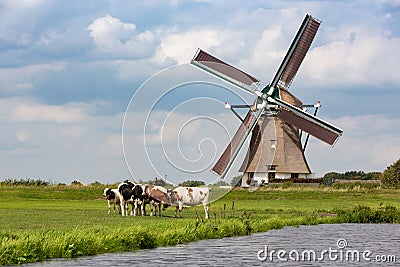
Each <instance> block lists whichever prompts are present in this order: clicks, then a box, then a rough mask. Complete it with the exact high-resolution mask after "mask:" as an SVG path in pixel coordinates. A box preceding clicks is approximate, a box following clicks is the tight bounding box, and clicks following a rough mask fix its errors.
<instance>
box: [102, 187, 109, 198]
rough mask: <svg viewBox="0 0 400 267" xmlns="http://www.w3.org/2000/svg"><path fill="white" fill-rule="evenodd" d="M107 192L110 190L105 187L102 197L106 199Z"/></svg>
mask: <svg viewBox="0 0 400 267" xmlns="http://www.w3.org/2000/svg"><path fill="white" fill-rule="evenodd" d="M108 190H110V188H108V187H106V188H105V189H104V191H103V197H106V196H107V192H108Z"/></svg>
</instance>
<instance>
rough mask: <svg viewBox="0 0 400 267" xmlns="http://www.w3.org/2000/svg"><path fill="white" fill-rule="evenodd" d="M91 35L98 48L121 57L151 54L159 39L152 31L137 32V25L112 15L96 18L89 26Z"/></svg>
mask: <svg viewBox="0 0 400 267" xmlns="http://www.w3.org/2000/svg"><path fill="white" fill-rule="evenodd" d="M87 30H88V31H90V36H91V37H92V38H93V41H94V43H95V45H96V47H97V48H98V50H99V51H98V53H100V54H102V53H105V54H107V55H112V56H114V57H121V58H125V59H126V58H142V57H147V56H151V55H152V54H153V52H154V49H155V46H156V44H157V43H158V39H157V38H156V36H155V35H154V34H153V33H152V32H151V31H144V32H141V33H137V32H136V25H135V24H133V23H124V22H122V21H121V20H120V19H118V18H114V17H112V16H110V15H106V16H104V17H100V18H97V19H95V20H94V21H93V22H92V23H91V24H90V25H89V26H88V27H87Z"/></svg>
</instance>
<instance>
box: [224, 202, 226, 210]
mask: <svg viewBox="0 0 400 267" xmlns="http://www.w3.org/2000/svg"><path fill="white" fill-rule="evenodd" d="M225 210H226V203H225V204H224V211H225Z"/></svg>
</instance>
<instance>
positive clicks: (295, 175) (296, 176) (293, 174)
mask: <svg viewBox="0 0 400 267" xmlns="http://www.w3.org/2000/svg"><path fill="white" fill-rule="evenodd" d="M290 178H299V174H298V173H292V174H291V175H290Z"/></svg>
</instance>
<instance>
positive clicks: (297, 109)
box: [191, 14, 343, 185]
mask: <svg viewBox="0 0 400 267" xmlns="http://www.w3.org/2000/svg"><path fill="white" fill-rule="evenodd" d="M319 25H320V22H319V21H318V20H316V19H315V18H313V17H312V16H311V15H308V14H307V15H306V16H305V18H304V20H303V22H302V24H301V26H300V28H299V30H298V32H297V34H296V35H295V37H294V39H293V41H292V43H291V45H290V47H289V49H288V51H287V53H286V55H285V57H284V59H283V61H282V63H281V65H280V66H279V68H278V70H277V72H276V74H275V76H274V77H273V79H272V81H271V82H270V83H269V84H268V85H266V86H265V87H264V88H262V89H261V90H259V89H258V86H259V80H258V79H257V78H255V77H253V76H252V75H250V74H247V73H245V72H243V71H241V70H239V69H237V68H235V67H233V66H231V65H229V64H227V63H225V62H223V61H222V60H219V59H218V58H216V57H214V56H212V55H210V54H208V53H206V52H204V51H203V50H200V49H199V50H198V51H197V53H196V55H195V56H194V58H193V59H192V61H191V63H192V64H193V65H195V66H197V67H199V68H201V69H203V70H205V71H207V72H209V73H211V74H213V75H216V76H217V77H219V78H222V79H224V80H226V81H228V82H230V83H232V84H234V85H236V86H238V87H239V88H241V89H243V90H245V91H247V92H249V93H251V94H253V95H255V101H254V103H253V104H252V105H236V106H235V105H232V106H231V105H229V104H228V103H226V107H227V108H230V109H231V110H232V111H233V112H234V113H235V115H237V116H238V117H239V119H240V120H241V121H242V123H241V125H240V126H239V129H238V130H237V132H236V133H235V135H234V136H233V138H232V140H231V142H230V143H229V144H228V146H227V148H226V149H225V151H224V152H223V154H222V155H221V157H220V158H219V160H218V161H217V163H216V164H215V166H214V167H213V168H212V171H213V172H214V173H216V174H217V175H219V176H221V178H223V177H224V176H225V175H226V173H227V172H228V171H229V169H230V167H231V166H232V164H233V162H234V160H235V158H236V157H237V155H238V153H239V151H240V150H241V148H242V146H243V144H244V143H245V141H246V139H247V137H248V136H249V135H250V133H252V134H251V139H250V145H249V148H248V151H247V154H246V158H245V160H244V162H243V164H242V165H241V167H240V170H239V171H240V172H243V174H244V175H243V179H242V185H246V184H247V185H249V184H250V183H251V182H252V181H255V182H256V183H258V184H260V183H262V182H267V183H268V180H269V179H271V178H282V179H285V178H306V177H308V176H309V175H310V174H311V170H310V167H309V166H308V164H307V160H306V158H305V155H304V150H305V148H306V145H307V141H308V138H309V135H310V134H311V135H313V136H314V137H316V138H318V139H320V140H322V141H324V142H326V143H328V144H329V145H331V146H333V145H334V144H335V143H336V141H337V139H338V138H339V137H340V136H341V135H342V133H343V131H342V130H341V129H340V128H337V127H336V126H334V125H332V124H330V123H328V122H326V121H324V120H322V119H320V118H318V117H316V113H317V110H318V108H319V106H320V104H319V102H318V104H316V105H303V103H302V102H301V101H300V100H299V99H298V98H297V97H295V96H294V95H293V94H292V93H290V92H289V87H290V85H291V83H292V81H293V78H294V77H295V75H296V73H297V71H298V69H299V67H300V65H301V63H302V61H303V59H304V57H305V55H306V53H307V51H308V49H309V48H310V46H311V43H312V41H313V39H314V36H315V34H316V32H317V30H318V28H319ZM310 107H313V108H315V111H314V114H313V115H312V114H309V113H307V112H306V109H307V108H310ZM236 108H247V109H249V110H248V112H247V114H246V116H245V117H244V118H241V117H240V116H239V115H238V113H237V112H236V111H235V109H236ZM303 132H306V133H307V137H306V141H305V142H304V144H302V142H301V139H302V138H301V135H302V134H303Z"/></svg>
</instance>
